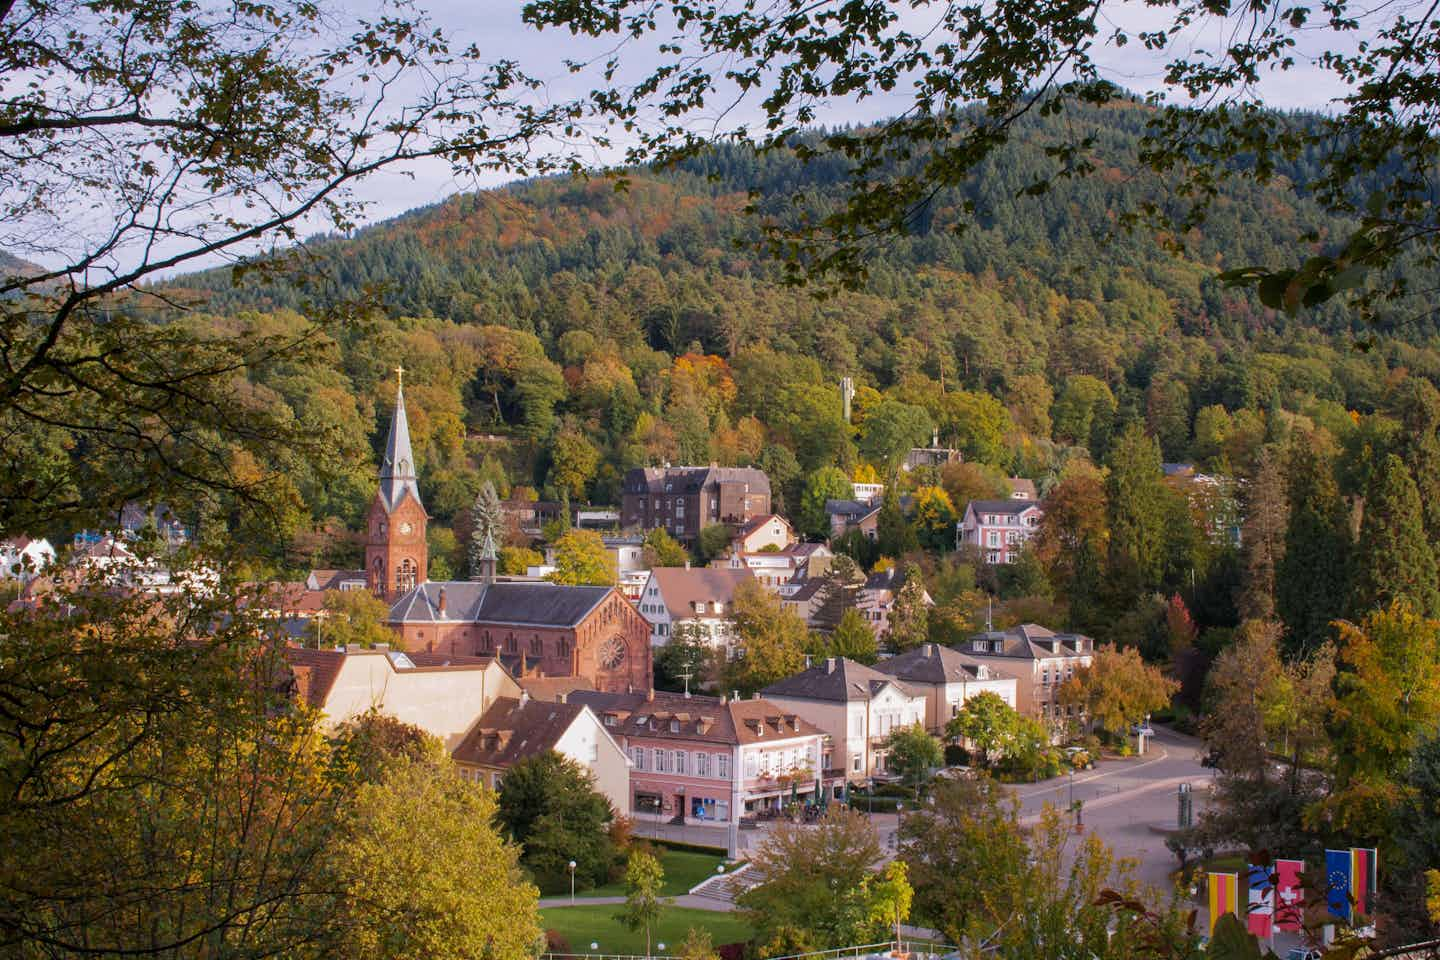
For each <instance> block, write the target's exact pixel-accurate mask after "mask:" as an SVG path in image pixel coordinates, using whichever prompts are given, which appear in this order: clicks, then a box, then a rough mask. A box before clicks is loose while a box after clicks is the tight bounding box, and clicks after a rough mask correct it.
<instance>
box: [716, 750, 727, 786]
mask: <svg viewBox="0 0 1440 960" xmlns="http://www.w3.org/2000/svg"><path fill="white" fill-rule="evenodd" d="M715 776H717V777H719V778H720V779H721V780H729V779H730V754H728V753H719V754H716V755H715Z"/></svg>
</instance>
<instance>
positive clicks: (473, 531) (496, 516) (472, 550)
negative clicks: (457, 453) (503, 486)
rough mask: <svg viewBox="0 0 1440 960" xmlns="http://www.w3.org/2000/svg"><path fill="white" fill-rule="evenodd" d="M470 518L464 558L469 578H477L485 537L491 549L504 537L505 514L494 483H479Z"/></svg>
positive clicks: (498, 544) (495, 547)
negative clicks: (468, 570)
mask: <svg viewBox="0 0 1440 960" xmlns="http://www.w3.org/2000/svg"><path fill="white" fill-rule="evenodd" d="M470 518H471V520H470V522H471V528H470V542H469V543H468V544H466V559H467V560H468V561H469V563H470V576H471V578H472V579H478V578H479V577H480V575H481V574H480V570H481V560H482V558H483V555H484V553H485V549H486V547H485V542H486V539H487V537H488V539H489V541H490V549H492V550H498V549H499V547H500V544H501V542H502V541H503V540H504V539H505V536H504V532H505V515H504V513H503V512H502V511H501V509H500V497H499V496H498V495H497V494H496V493H495V485H494V484H492V483H491V482H490V481H489V480H486V481H485V482H484V483H482V484H481V485H480V492H479V493H477V494H476V495H475V504H474V506H472V507H471V508H470Z"/></svg>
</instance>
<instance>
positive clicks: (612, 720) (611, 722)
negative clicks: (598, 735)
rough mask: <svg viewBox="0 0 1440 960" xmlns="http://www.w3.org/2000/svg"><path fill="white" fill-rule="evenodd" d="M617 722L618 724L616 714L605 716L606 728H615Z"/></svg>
mask: <svg viewBox="0 0 1440 960" xmlns="http://www.w3.org/2000/svg"><path fill="white" fill-rule="evenodd" d="M616 722H617V721H616V719H615V714H613V713H607V714H605V726H607V727H613V726H615V724H616Z"/></svg>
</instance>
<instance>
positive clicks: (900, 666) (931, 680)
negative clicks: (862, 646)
mask: <svg viewBox="0 0 1440 960" xmlns="http://www.w3.org/2000/svg"><path fill="white" fill-rule="evenodd" d="M875 669H876V670H879V671H880V672H881V673H884V674H887V675H889V676H892V677H895V678H897V679H900V680H905V681H908V682H910V683H928V684H939V683H966V682H969V681H973V680H991V679H994V676H993V674H991V672H990V668H989V667H987V666H985V664H983V663H981V662H980V661H979V660H976V659H975V658H974V657H971V656H968V655H966V654H963V653H961V652H960V651H958V650H952V649H950V648H949V647H942V646H941V645H940V644H938V643H922V644H921V645H920V646H918V647H916V648H914V649H913V650H907V651H905V652H904V653H902V654H899V655H897V656H894V657H889V658H887V659H885V660H881V661H880V662H879V663H877V664H876V665H875Z"/></svg>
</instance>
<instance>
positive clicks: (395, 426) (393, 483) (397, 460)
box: [380, 385, 424, 510]
mask: <svg viewBox="0 0 1440 960" xmlns="http://www.w3.org/2000/svg"><path fill="white" fill-rule="evenodd" d="M407 493H408V494H410V495H411V496H413V497H414V498H415V502H416V503H417V504H420V505H421V507H422V509H423V507H424V504H423V503H421V501H420V485H419V482H418V480H417V479H416V476H415V454H414V452H413V451H412V450H411V449H410V419H409V418H408V417H407V416H406V415H405V390H404V388H403V387H401V386H398V385H397V386H396V388H395V414H394V416H392V417H391V418H390V434H389V436H387V437H386V438H385V456H384V459H382V460H381V461H380V499H381V500H383V501H384V503H385V509H386V510H394V509H395V508H396V507H398V506H400V501H401V499H402V498H404V496H405V494H407Z"/></svg>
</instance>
